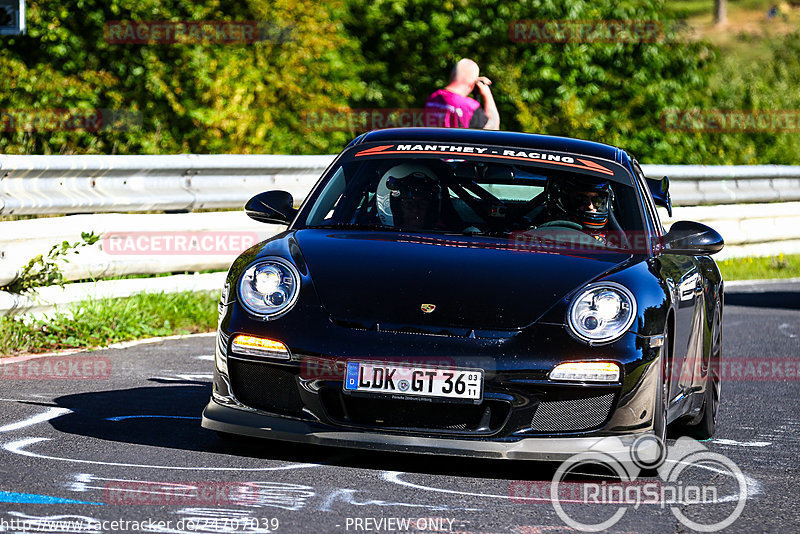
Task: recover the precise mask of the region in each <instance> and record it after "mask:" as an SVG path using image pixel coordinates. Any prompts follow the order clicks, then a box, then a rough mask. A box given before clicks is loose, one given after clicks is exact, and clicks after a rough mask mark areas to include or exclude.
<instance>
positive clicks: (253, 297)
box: [239, 258, 300, 319]
mask: <svg viewBox="0 0 800 534" xmlns="http://www.w3.org/2000/svg"><path fill="white" fill-rule="evenodd" d="M299 286H300V275H299V274H298V273H297V269H296V268H295V267H294V265H292V264H291V263H289V262H288V261H286V260H284V259H283V258H269V259H264V260H261V261H258V262H256V263H254V264H253V265H251V266H250V267H248V268H247V269H246V270H245V271H244V274H242V277H241V279H240V280H239V298H240V300H241V303H242V304H243V305H244V307H245V308H247V311H249V312H250V313H252V314H253V315H258V316H260V317H262V318H264V319H274V318H276V317H279V316H280V315H283V314H284V313H286V312H287V311H289V310H290V309H291V307H292V306H294V303H295V302H296V301H297V295H298V289H299Z"/></svg>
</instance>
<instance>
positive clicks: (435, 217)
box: [376, 163, 442, 230]
mask: <svg viewBox="0 0 800 534" xmlns="http://www.w3.org/2000/svg"><path fill="white" fill-rule="evenodd" d="M376 196H377V206H378V217H379V218H380V220H381V223H383V224H385V225H388V226H394V227H396V228H403V229H408V230H426V229H428V230H432V229H436V228H438V227H439V226H440V216H441V211H442V184H441V183H440V181H439V178H438V177H437V176H436V174H435V173H434V172H433V171H432V170H431V169H429V168H428V167H427V166H425V165H422V164H414V163H404V164H401V165H395V166H394V167H392V168H391V169H389V170H388V171H386V173H384V175H383V177H382V178H381V180H380V182H379V183H378V188H377V191H376Z"/></svg>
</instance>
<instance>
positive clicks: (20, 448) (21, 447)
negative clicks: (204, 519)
mask: <svg viewBox="0 0 800 534" xmlns="http://www.w3.org/2000/svg"><path fill="white" fill-rule="evenodd" d="M44 441H50V438H24V439H18V440H16V441H11V442H8V443H4V444H3V449H4V450H6V451H8V452H13V453H14V454H20V455H22V456H29V457H31V458H41V459H44V460H57V461H59V462H72V463H78V464H91V465H110V466H115V467H143V468H145V469H167V470H177V471H288V470H290V469H307V468H310V467H321V465H320V464H303V463H300V464H289V465H281V466H277V467H204V466H187V467H180V466H174V465H148V464H126V463H121V462H100V461H95V460H81V459H78V458H60V457H58V456H48V455H46V454H39V453H36V452H31V451H28V450H25V448H26V447H28V446H30V445H33V444H34V443H41V442H44Z"/></svg>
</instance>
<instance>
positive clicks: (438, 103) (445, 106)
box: [425, 89, 480, 128]
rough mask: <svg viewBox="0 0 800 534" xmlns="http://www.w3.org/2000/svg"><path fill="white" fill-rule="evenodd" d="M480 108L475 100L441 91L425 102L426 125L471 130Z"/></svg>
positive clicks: (444, 90)
mask: <svg viewBox="0 0 800 534" xmlns="http://www.w3.org/2000/svg"><path fill="white" fill-rule="evenodd" d="M479 107H480V103H479V102H478V101H477V100H475V99H474V98H470V97H468V96H461V95H458V94H456V93H451V92H450V91H448V90H446V89H439V90H438V91H436V92H434V93H433V94H432V95H431V96H429V97H428V101H427V102H425V125H426V126H443V127H445V128H469V121H470V119H471V118H472V114H473V113H475V110H476V109H478V108H479Z"/></svg>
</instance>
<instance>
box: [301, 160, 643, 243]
mask: <svg viewBox="0 0 800 534" xmlns="http://www.w3.org/2000/svg"><path fill="white" fill-rule="evenodd" d="M597 174H599V173H596V172H595V173H580V172H575V171H574V170H572V169H568V170H562V169H559V168H546V167H545V166H544V165H526V164H518V163H516V162H494V161H486V158H483V159H481V158H478V157H475V158H471V157H464V158H458V159H454V158H445V157H430V156H428V157H414V158H400V157H377V158H376V157H372V158H369V159H364V160H357V161H353V160H347V159H344V160H343V162H342V163H340V164H338V165H337V166H336V167H334V168H333V169H331V170H330V171H329V173H328V174H327V177H326V179H325V180H324V181H323V182H322V183H321V184H320V186H319V187H318V188H317V189H316V190H315V192H314V193H313V196H312V197H311V200H310V201H309V203H308V204H307V205H306V206H305V208H304V209H303V212H302V213H301V215H300V217H299V219H298V223H297V224H296V225H295V227H296V228H303V227H305V228H350V229H362V230H376V231H403V232H412V233H413V232H418V233H444V234H461V235H485V236H491V237H504V238H508V237H509V236H513V235H515V234H519V233H520V232H528V233H530V234H531V235H538V234H537V233H542V232H547V233H548V234H553V231H554V229H558V230H560V232H561V234H562V235H565V234H566V235H571V236H572V237H571V238H574V237H575V235H577V234H576V232H581V233H583V234H585V235H589V236H595V237H597V235H598V234H610V233H616V234H622V235H623V236H624V235H625V234H626V233H629V232H640V231H641V229H642V227H643V225H642V215H641V211H640V208H639V202H638V197H637V194H636V190H635V189H634V187H633V186H632V182H631V183H629V184H626V183H622V181H621V180H619V179H618V178H613V177H612V178H609V177H606V176H603V175H600V176H597ZM595 241H598V242H600V243H602V244H607V245H608V246H612V245H613V246H614V247H615V248H626V247H627V246H628V245H629V244H628V243H627V242H626V239H625V238H624V237H623V238H622V239H615V240H614V242H613V243H609V242H608V241H609V240H607V239H606V240H598V239H595Z"/></svg>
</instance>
